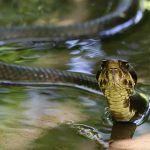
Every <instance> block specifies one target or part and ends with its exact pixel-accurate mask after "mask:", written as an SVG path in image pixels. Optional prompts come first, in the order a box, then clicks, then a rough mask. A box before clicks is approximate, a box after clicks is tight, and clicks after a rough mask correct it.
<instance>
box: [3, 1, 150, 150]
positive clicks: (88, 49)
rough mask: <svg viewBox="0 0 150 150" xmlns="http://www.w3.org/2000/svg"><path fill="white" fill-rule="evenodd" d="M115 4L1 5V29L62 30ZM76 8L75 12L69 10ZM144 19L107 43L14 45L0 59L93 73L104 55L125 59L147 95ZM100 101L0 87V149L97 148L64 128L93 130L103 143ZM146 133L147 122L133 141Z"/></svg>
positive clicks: (105, 131)
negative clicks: (51, 26) (44, 27)
mask: <svg viewBox="0 0 150 150" xmlns="http://www.w3.org/2000/svg"><path fill="white" fill-rule="evenodd" d="M116 3H117V1H115V2H114V1H113V0H109V1H102V0H99V1H92V2H91V1H89V0H72V1H70V0H62V1H60V0H50V1H46V0H43V1H39V0H28V1H17V0H10V1H8V0H1V1H0V4H1V5H0V8H1V15H0V25H1V26H7V27H10V26H16V25H21V26H28V25H36V24H38V25H45V24H59V25H67V24H73V23H75V22H84V21H85V20H90V19H92V18H97V17H99V16H102V15H104V14H107V13H109V12H111V11H112V10H114V8H115V5H116ZM75 8H76V9H75ZM149 23H150V14H149V12H148V11H146V12H145V14H144V18H143V20H142V21H141V22H140V23H139V24H137V25H135V26H134V27H132V28H131V29H129V30H128V31H126V32H124V33H123V34H121V35H119V36H115V37H112V38H111V39H109V40H105V41H101V40H96V39H85V40H80V39H78V40H74V41H66V42H65V43H63V44H59V45H58V46H56V47H54V48H49V47H48V45H46V46H45V45H44V46H43V45H37V46H36V48H34V49H33V48H24V49H22V50H18V49H19V46H18V45H15V44H13V45H5V46H1V47H0V60H1V61H5V62H10V63H17V64H24V65H30V66H40V67H41V66H42V67H52V68H57V69H61V70H70V71H76V72H85V73H96V70H97V69H98V67H99V61H100V60H102V59H103V58H105V57H107V56H115V57H119V58H120V57H121V58H124V59H127V60H128V61H129V62H130V63H131V64H132V65H133V66H134V67H135V70H136V71H137V74H138V77H139V79H138V81H139V83H140V84H139V85H138V88H139V89H140V90H142V91H143V92H145V93H147V94H150V90H149V89H150V76H149V70H150V66H149V63H150V57H149V56H150V55H149V54H150V47H149V43H150V34H149V32H150V28H149ZM105 107H106V102H105V98H104V97H103V96H102V95H96V94H93V93H89V92H86V91H82V90H80V89H74V88H67V87H58V86H52V87H49V88H46V87H4V86H1V87H0V132H1V134H0V149H6V150H7V149H8V150H11V149H12V150H20V149H21V150H22V149H36V150H43V149H44V150H46V149H50V150H96V149H101V148H100V147H101V146H100V145H98V144H97V143H96V142H94V141H91V140H89V139H87V138H84V137H82V136H80V135H78V134H77V131H76V130H75V129H72V128H70V127H69V126H68V125H66V123H67V122H70V121H74V122H75V123H82V124H86V125H90V126H93V127H95V128H97V129H99V130H100V131H101V133H102V136H103V138H104V139H109V136H110V128H109V127H108V126H106V125H105V124H104V121H103V118H104V113H105ZM148 132H150V124H149V120H148V121H146V122H145V123H144V124H143V125H141V126H139V127H138V128H137V131H136V133H135V136H137V135H141V134H144V133H148Z"/></svg>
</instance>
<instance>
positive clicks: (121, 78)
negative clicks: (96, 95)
mask: <svg viewBox="0 0 150 150" xmlns="http://www.w3.org/2000/svg"><path fill="white" fill-rule="evenodd" d="M96 77H97V80H96V78H95V76H94V75H89V74H84V73H76V72H69V71H60V70H56V69H51V68H37V67H28V66H21V65H15V64H7V63H4V62H0V84H3V85H39V84H40V85H41V84H43V85H50V84H51V83H52V84H54V85H57V84H58V85H62V84H63V85H69V86H73V87H80V88H85V87H86V88H88V89H91V90H95V91H98V90H99V88H100V89H101V91H102V92H103V93H104V96H105V97H106V98H107V102H108V106H109V109H110V112H111V115H112V118H113V119H114V120H115V121H133V120H136V119H137V118H139V117H141V115H142V114H144V113H145V112H146V111H147V109H148V107H149V102H148V97H146V96H144V95H143V94H142V93H140V92H137V91H136V90H135V89H134V86H135V84H136V81H137V76H136V73H135V71H134V70H133V68H132V67H131V66H130V65H129V64H128V62H127V61H123V60H113V59H110V60H104V61H103V63H102V65H101V71H100V72H98V73H97V76H96Z"/></svg>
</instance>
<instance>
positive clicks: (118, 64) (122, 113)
mask: <svg viewBox="0 0 150 150" xmlns="http://www.w3.org/2000/svg"><path fill="white" fill-rule="evenodd" d="M101 67H102V70H101V72H99V75H97V80H98V84H99V87H100V89H101V91H102V92H103V93H104V96H105V97H106V98H107V101H108V105H109V109H110V111H111V114H112V117H113V118H114V120H116V121H129V120H130V119H131V118H132V117H133V116H134V115H135V113H136V111H135V110H133V109H130V108H131V107H130V96H131V95H132V94H133V92H134V86H135V80H134V79H133V74H131V71H130V65H129V64H128V63H127V62H126V61H121V60H105V61H103V62H102V65H101ZM135 75H136V73H135Z"/></svg>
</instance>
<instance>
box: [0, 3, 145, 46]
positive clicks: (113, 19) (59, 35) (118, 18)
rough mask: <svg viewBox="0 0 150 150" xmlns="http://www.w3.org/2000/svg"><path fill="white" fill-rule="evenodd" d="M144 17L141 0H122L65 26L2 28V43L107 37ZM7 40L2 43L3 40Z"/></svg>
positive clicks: (0, 37)
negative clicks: (108, 9) (97, 14)
mask: <svg viewBox="0 0 150 150" xmlns="http://www.w3.org/2000/svg"><path fill="white" fill-rule="evenodd" d="M142 16H143V9H142V7H141V5H140V0H119V2H118V6H116V9H115V10H114V11H112V12H110V13H108V14H106V15H104V16H101V17H99V18H96V19H93V20H89V21H86V22H83V23H76V24H72V25H64V26H52V25H46V26H40V25H35V26H25V27H23V26H16V27H0V40H1V45H3V44H6V43H12V42H16V43H17V42H26V41H28V42H31V43H32V42H33V43H34V42H39V41H42V42H43V41H47V42H52V45H53V44H54V43H57V42H61V41H66V40H74V39H82V38H87V37H88V38H91V37H98V38H100V39H105V38H108V37H111V36H113V35H115V34H117V33H120V32H122V31H124V30H125V29H127V28H130V27H131V26H133V25H135V24H136V23H138V22H139V21H140V20H141V19H142ZM2 41H3V42H4V43H3V42H2ZM53 42H54V43H53Z"/></svg>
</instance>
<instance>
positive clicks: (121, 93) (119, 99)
mask: <svg viewBox="0 0 150 150" xmlns="http://www.w3.org/2000/svg"><path fill="white" fill-rule="evenodd" d="M104 94H105V96H106V98H107V102H108V106H109V110H110V112H111V115H112V117H113V118H115V120H116V121H129V120H131V119H132V118H133V117H134V115H135V114H136V110H134V109H131V107H130V99H129V94H128V92H127V90H126V89H124V88H121V87H118V86H110V88H108V89H106V90H105V93H104Z"/></svg>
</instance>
